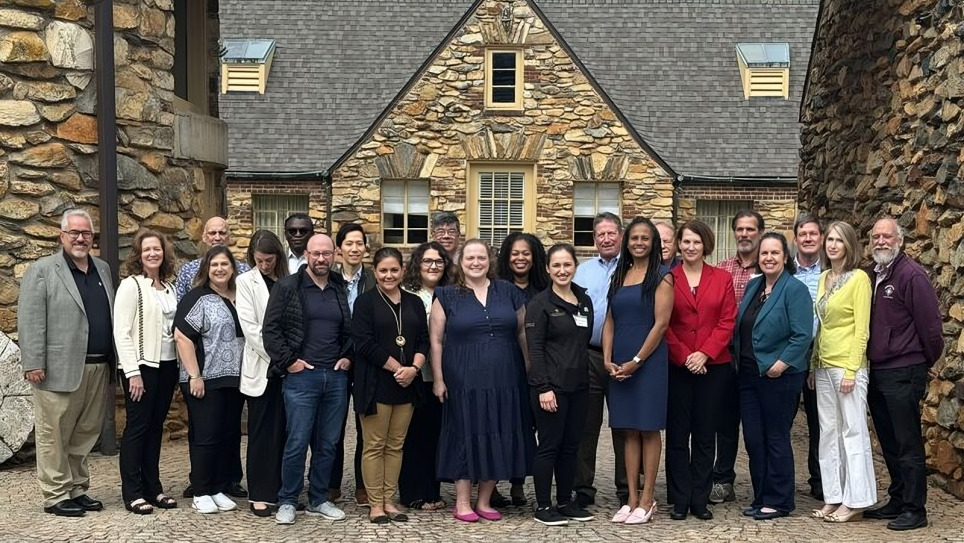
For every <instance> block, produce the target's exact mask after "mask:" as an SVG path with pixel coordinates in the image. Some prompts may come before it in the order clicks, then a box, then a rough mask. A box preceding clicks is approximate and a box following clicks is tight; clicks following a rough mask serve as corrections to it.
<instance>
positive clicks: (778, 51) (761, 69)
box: [736, 43, 790, 99]
mask: <svg viewBox="0 0 964 543" xmlns="http://www.w3.org/2000/svg"><path fill="white" fill-rule="evenodd" d="M736 59H737V63H738V64H739V66H740V80H741V81H742V82H743V97H744V98H746V99H750V98H754V97H758V96H779V97H783V98H785V99H789V98H790V44H788V43H738V44H737V45H736Z"/></svg>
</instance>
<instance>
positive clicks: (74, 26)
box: [0, 0, 218, 332]
mask: <svg viewBox="0 0 964 543" xmlns="http://www.w3.org/2000/svg"><path fill="white" fill-rule="evenodd" d="M93 9H94V8H92V7H87V6H86V5H85V4H84V3H82V2H80V1H79V0H15V1H14V0H0V157H2V158H0V331H4V332H14V331H15V330H16V302H17V293H18V285H19V280H20V278H21V277H22V276H23V273H24V271H25V270H26V268H27V267H28V266H29V265H30V263H31V262H32V261H34V260H36V259H37V258H39V257H41V256H44V255H46V254H49V253H51V252H53V251H54V250H55V249H56V247H57V245H58V234H59V219H60V214H61V213H62V212H63V211H64V210H66V209H68V208H71V207H77V206H79V207H83V208H85V209H87V210H88V211H89V212H90V214H91V215H92V216H93V217H94V223H95V224H94V226H95V230H97V229H98V226H97V225H98V223H99V210H98V207H97V206H98V186H99V182H98V180H97V119H96V117H95V116H94V115H95V113H96V112H95V105H96V97H97V90H96V88H95V82H94V80H93V62H94V59H93V53H94V52H93V38H94V36H93V20H92V15H93ZM172 10H173V4H172V0H129V1H124V0H118V1H116V2H115V5H114V48H115V55H114V60H115V66H116V100H117V126H118V134H117V135H118V142H117V150H118V157H117V170H118V179H117V183H118V186H119V189H120V194H119V203H120V209H119V210H118V222H119V230H120V235H121V239H120V245H121V247H122V248H123V247H128V246H129V245H130V243H131V240H132V237H133V234H134V233H136V231H137V230H138V228H140V227H141V226H148V227H151V228H156V229H158V230H160V231H162V232H165V233H167V234H169V235H170V236H172V238H173V239H174V241H175V246H176V248H177V250H178V252H179V254H180V255H181V256H182V257H188V256H191V255H193V254H194V253H195V252H196V246H195V241H196V240H197V239H198V238H199V236H200V230H201V224H200V220H199V219H198V218H196V216H197V215H199V213H198V211H199V210H201V209H205V208H209V207H211V206H212V202H213V201H216V200H217V199H218V196H217V192H216V190H217V188H216V186H215V185H216V183H212V182H210V180H211V179H212V170H211V168H210V166H207V165H202V164H200V163H197V162H195V161H190V160H182V159H176V158H174V153H173V149H174V147H175V141H174V140H175V129H174V123H175V106H174V102H175V97H174V93H173V89H174V76H173V74H172V67H173V63H174V15H173V11H172ZM213 18H214V20H215V22H216V20H217V16H216V12H215V14H214V15H213ZM214 51H216V47H212V48H211V52H212V53H213V52H214ZM122 251H123V250H122ZM122 256H123V255H122Z"/></svg>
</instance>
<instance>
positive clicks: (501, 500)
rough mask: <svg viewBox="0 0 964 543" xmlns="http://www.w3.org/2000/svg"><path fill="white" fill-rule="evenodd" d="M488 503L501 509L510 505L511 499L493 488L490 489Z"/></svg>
mask: <svg viewBox="0 0 964 543" xmlns="http://www.w3.org/2000/svg"><path fill="white" fill-rule="evenodd" d="M489 505H491V506H492V507H494V508H496V509H503V508H505V507H509V506H510V505H512V500H510V499H509V498H506V497H505V496H503V495H502V494H500V493H499V489H495V490H493V491H492V497H491V498H489Z"/></svg>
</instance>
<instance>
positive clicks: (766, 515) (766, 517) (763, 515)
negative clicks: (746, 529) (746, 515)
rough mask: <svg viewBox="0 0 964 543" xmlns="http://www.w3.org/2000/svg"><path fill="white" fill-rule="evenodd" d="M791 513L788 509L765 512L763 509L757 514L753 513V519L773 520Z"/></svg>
mask: <svg viewBox="0 0 964 543" xmlns="http://www.w3.org/2000/svg"><path fill="white" fill-rule="evenodd" d="M789 515H790V513H788V512H786V511H779V510H777V511H770V512H769V513H765V512H763V511H762V510H761V511H758V512H757V514H755V515H753V520H773V519H777V518H781V517H786V516H789Z"/></svg>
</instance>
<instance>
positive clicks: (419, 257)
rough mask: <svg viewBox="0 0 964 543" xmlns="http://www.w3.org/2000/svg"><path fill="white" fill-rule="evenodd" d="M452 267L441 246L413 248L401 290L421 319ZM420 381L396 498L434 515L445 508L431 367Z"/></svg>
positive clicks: (439, 406) (438, 406) (424, 368)
mask: <svg viewBox="0 0 964 543" xmlns="http://www.w3.org/2000/svg"><path fill="white" fill-rule="evenodd" d="M451 266H452V260H451V259H450V257H449V254H448V251H446V250H445V247H443V246H442V244H440V243H438V242H435V241H430V242H428V243H423V244H421V245H419V246H418V247H416V248H415V250H414V251H413V252H412V256H411V258H409V260H408V265H407V266H406V267H405V275H404V276H403V277H402V288H403V289H404V290H406V291H408V292H411V293H412V294H415V295H416V296H418V297H419V298H420V299H421V300H422V303H423V304H424V305H425V318H426V319H427V318H428V315H429V313H431V311H432V298H433V296H434V293H435V289H436V287H442V286H445V285H447V284H448V282H449V278H448V274H447V273H446V272H447V270H449V269H450V267H451ZM421 371H422V379H421V380H420V381H416V382H415V386H416V387H417V388H418V389H420V391H419V392H420V394H419V399H420V401H419V403H418V404H416V405H415V413H414V414H413V415H412V421H411V423H409V426H408V435H407V436H406V437H405V447H404V448H403V453H404V454H403V456H402V473H401V476H400V477H399V479H398V488H399V496H400V498H401V501H402V503H403V504H404V505H405V506H406V507H408V508H410V509H422V510H426V511H437V510H439V509H443V508H444V507H445V502H444V501H443V500H442V496H441V493H440V489H439V481H438V479H436V478H435V456H436V452H437V451H438V437H439V433H441V431H442V404H441V402H439V401H438V398H436V397H435V396H433V395H432V381H433V378H432V365H431V364H426V365H424V366H422V370H421Z"/></svg>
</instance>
